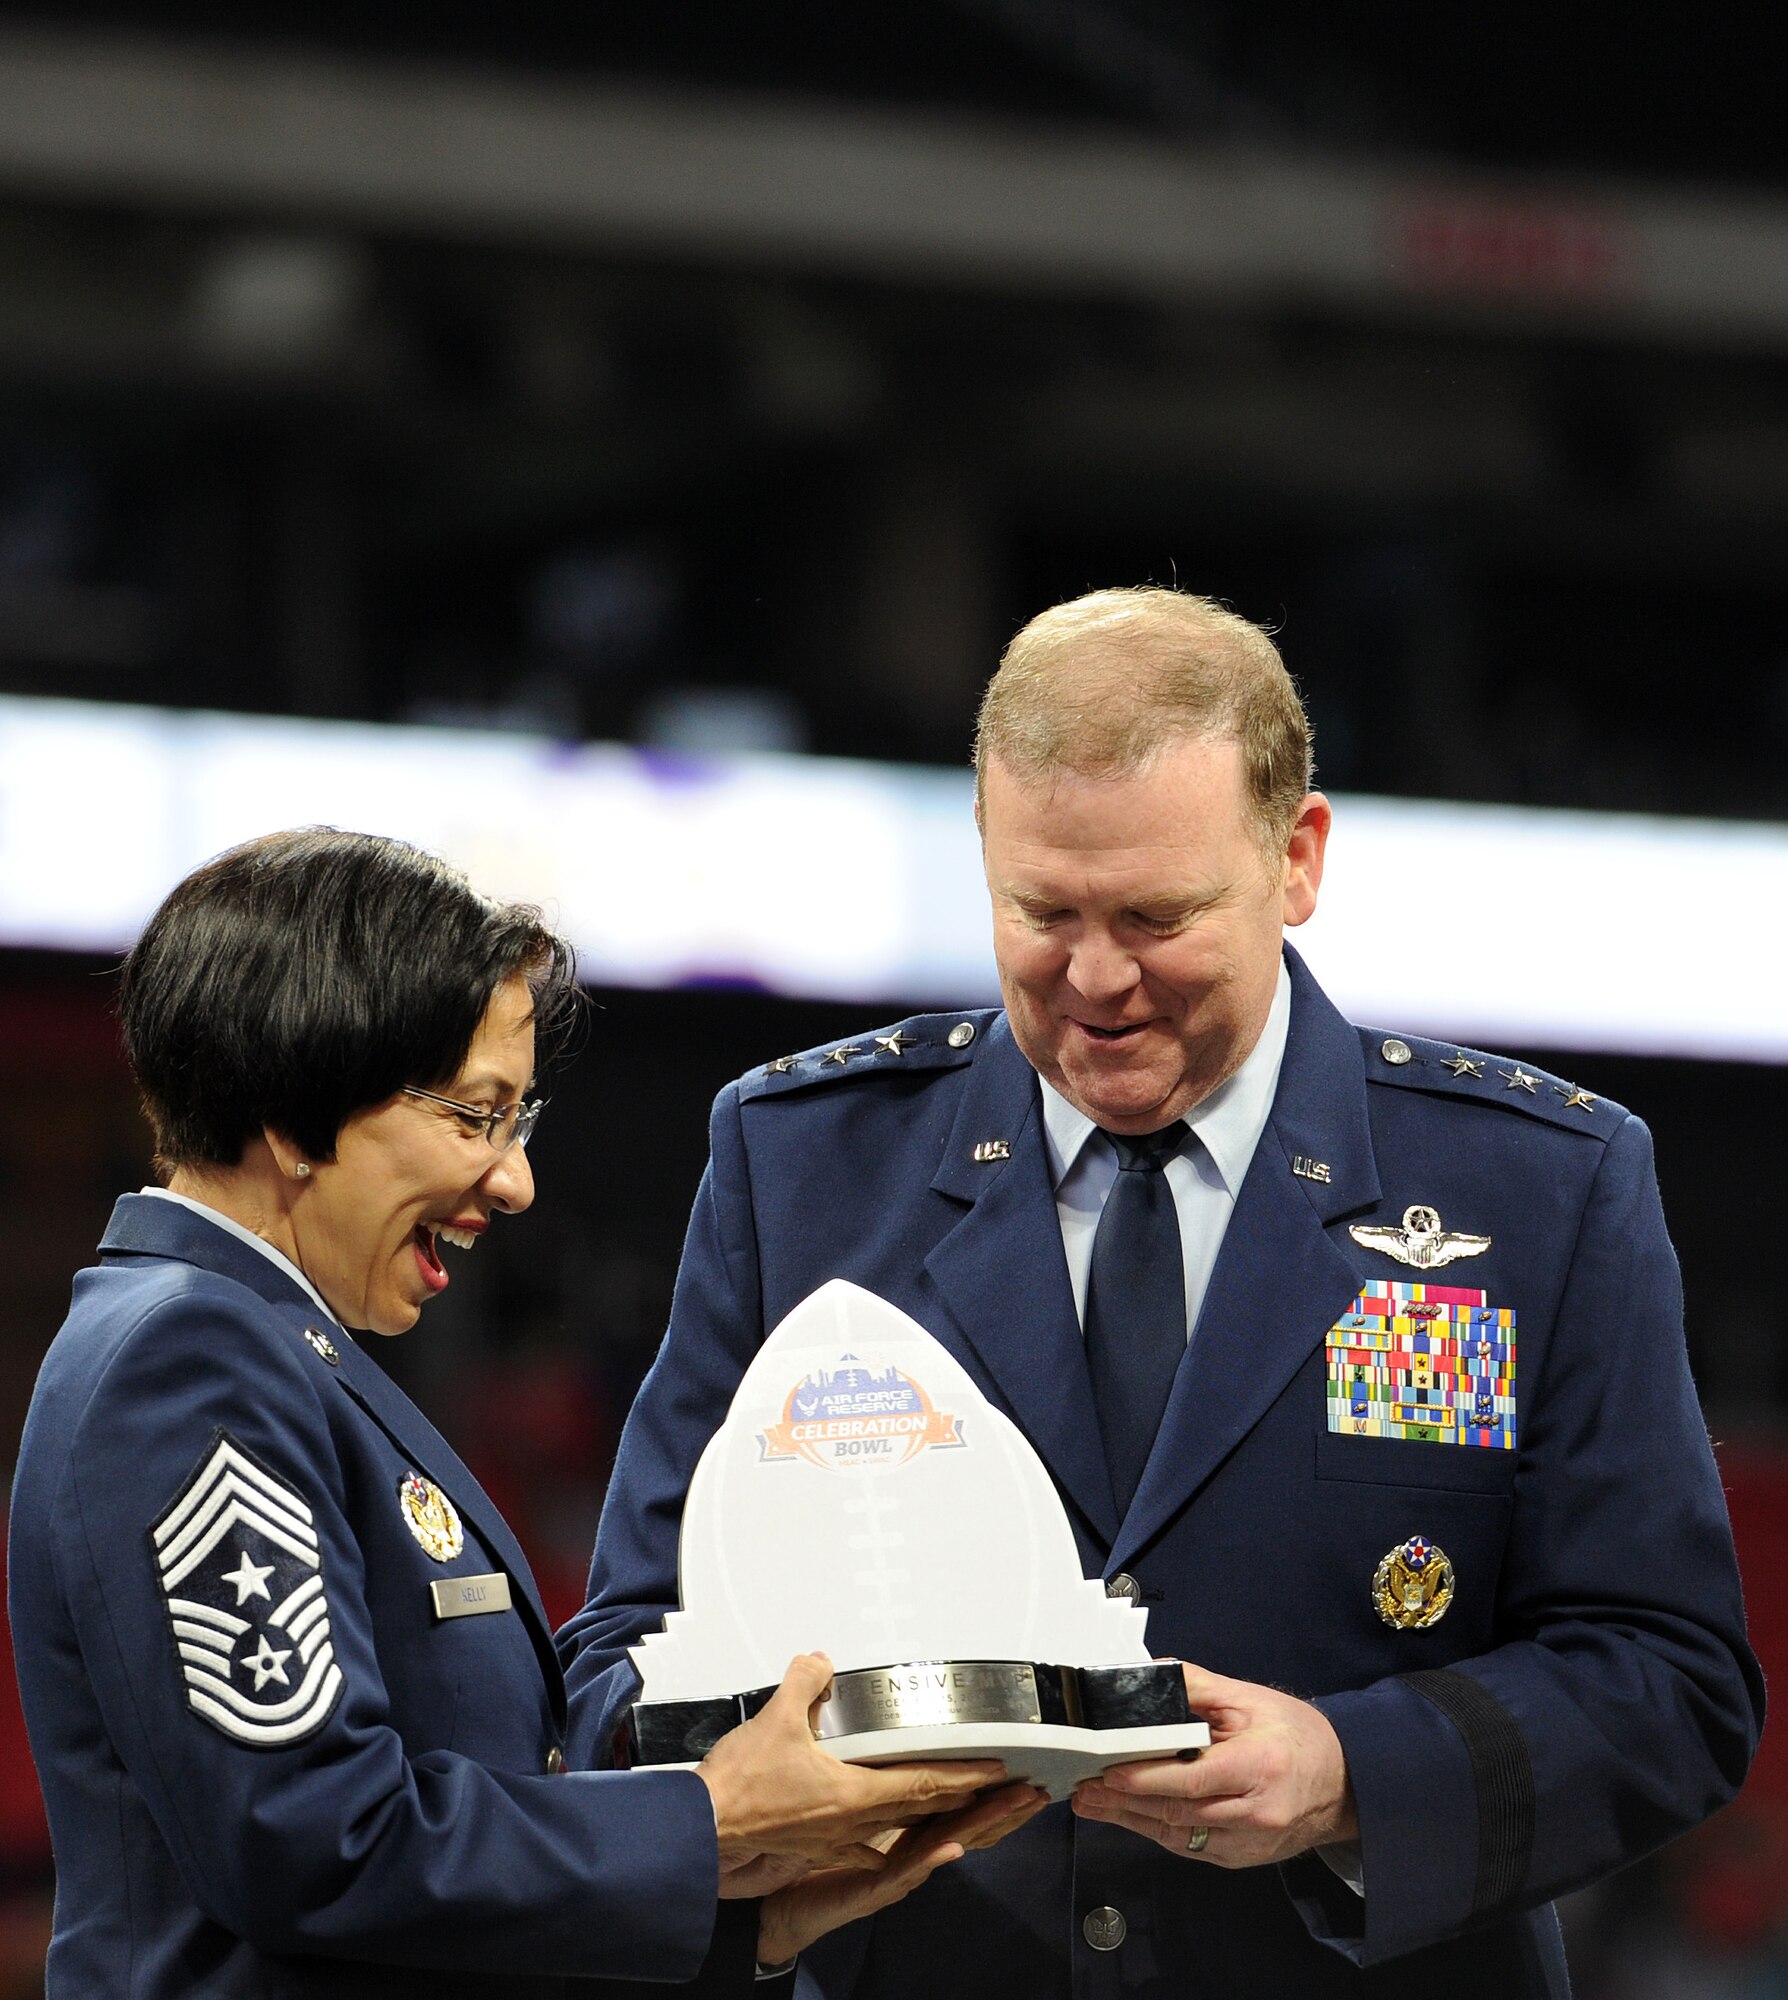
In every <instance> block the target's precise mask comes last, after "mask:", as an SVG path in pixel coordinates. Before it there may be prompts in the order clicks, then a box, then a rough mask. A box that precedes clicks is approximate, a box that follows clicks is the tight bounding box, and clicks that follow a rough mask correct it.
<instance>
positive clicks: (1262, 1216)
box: [1112, 949, 1379, 1564]
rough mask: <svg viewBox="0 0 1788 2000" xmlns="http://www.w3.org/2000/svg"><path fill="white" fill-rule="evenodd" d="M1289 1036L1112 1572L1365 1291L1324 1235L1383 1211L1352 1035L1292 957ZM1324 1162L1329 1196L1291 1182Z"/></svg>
mask: <svg viewBox="0 0 1788 2000" xmlns="http://www.w3.org/2000/svg"><path fill="white" fill-rule="evenodd" d="M1286 958H1287V961H1288V963H1289V965H1290V969H1291V977H1292V999H1291V1027H1290V1032H1289V1034H1288V1035H1287V1038H1286V1044H1285V1059H1284V1061H1283V1062H1282V1064H1281V1065H1280V1069H1279V1087H1278V1091H1277V1093H1276V1095H1275V1097H1274V1100H1273V1109H1272V1113H1271V1115H1270V1116H1269V1118H1268V1120H1267V1124H1266V1129H1265V1130H1264V1131H1263V1132H1262V1133H1261V1135H1260V1144H1259V1145H1258V1146H1257V1147H1256V1148H1255V1153H1254V1159H1253V1161H1252V1163H1251V1165H1250V1166H1249V1169H1248V1172H1247V1175H1246V1176H1245V1178H1244V1179H1243V1182H1242V1187H1241V1192H1240V1193H1239V1195H1238V1196H1237V1198H1236V1205H1235V1212H1234V1214H1233V1215H1232V1216H1231V1218H1230V1222H1229V1228H1228V1230H1227V1232H1226V1233H1225V1235H1224V1238H1223V1248H1222V1250H1221V1251H1220V1252H1219V1253H1218V1257H1217V1264H1216V1268H1215V1269H1214V1270H1213V1271H1212V1273H1211V1282H1210V1287H1209V1289H1208V1290H1207V1292H1206V1293H1205V1300H1204V1306H1203V1309H1202V1311H1201V1312H1200V1314H1199V1317H1198V1327H1197V1332H1196V1335H1195V1337H1194V1339H1193V1340H1192V1342H1191V1344H1190V1345H1189V1347H1188V1348H1187V1351H1186V1356H1185V1359H1184V1360H1183V1361H1182V1362H1181V1364H1180V1369H1179V1373H1178V1374H1177V1375H1176V1376H1175V1378H1174V1385H1173V1392H1172V1394H1171V1396H1170V1397H1169V1399H1168V1404H1167V1411H1166V1414H1165V1416H1164V1417H1163V1419H1162V1423H1161V1429H1160V1431H1159V1432H1158V1433H1157V1435H1156V1439H1155V1449H1154V1451H1153V1452H1152V1453H1151V1454H1150V1456H1149V1462H1148V1465H1147V1466H1146V1467H1145V1469H1144V1471H1143V1476H1142V1481H1141V1484H1140V1485H1139V1486H1138V1487H1137V1489H1136V1495H1135V1498H1134V1499H1133V1500H1132V1501H1131V1503H1130V1510H1129V1513H1128V1514H1127V1515H1126V1517H1125V1519H1124V1523H1123V1527H1122V1529H1121V1530H1120V1532H1119V1534H1118V1538H1117V1546H1116V1547H1115V1548H1114V1549H1113V1551H1112V1559H1113V1561H1115V1562H1117V1563H1120V1564H1122V1563H1126V1562H1128V1561H1129V1560H1130V1558H1131V1557H1132V1555H1133V1554H1134V1553H1135V1552H1136V1551H1137V1550H1138V1549H1140V1548H1141V1547H1142V1545H1143V1544H1144V1543H1145V1542H1147V1541H1148V1540H1149V1538H1150V1537H1151V1536H1152V1535H1154V1534H1155V1533H1157V1532H1158V1531H1159V1530H1160V1529H1161V1528H1162V1527H1163V1526H1164V1525H1165V1524H1166V1523H1167V1521H1168V1520H1169V1519H1170V1518H1171V1517H1172V1515H1173V1514H1174V1513H1175V1512H1176V1511H1177V1510H1178V1509H1179V1508H1180V1507H1182V1506H1183V1505H1184V1504H1185V1502H1186V1501H1187V1500H1188V1499H1189V1498H1190V1497H1191V1496H1192V1495H1193V1494H1194V1493H1196V1492H1197V1490H1198V1489H1199V1487H1200V1486H1202V1485H1203V1484H1204V1482H1205V1481H1206V1480H1207V1479H1209V1478H1210V1476H1211V1474H1212V1473H1213V1472H1215V1471H1216V1469H1217V1468H1218V1466H1219V1465H1221V1464H1222V1463H1223V1461H1224V1459H1226V1458H1227V1457H1228V1456H1229V1454H1230V1453H1231V1452H1232V1451H1233V1450H1234V1449H1235V1448H1236V1446H1237V1445H1238V1444H1240V1443H1241V1441H1242V1439H1243V1438H1245V1437H1246V1436H1247V1434H1248V1433H1249V1431H1250V1430H1252V1429H1253V1428H1254V1426H1255V1425H1256V1424H1257V1423H1258V1422H1259V1421H1260V1419H1261V1418H1262V1417H1263V1416H1264V1415H1265V1414H1266V1412H1267V1410H1268V1409H1269V1408H1270V1407H1271V1405H1272V1404H1273V1402H1274V1401H1275V1399H1276V1398H1277V1397H1278V1396H1279V1395H1280V1393H1281V1392H1282V1391H1283V1390H1284V1388H1285V1385H1286V1384H1287V1383H1288V1382H1289V1381H1290V1380H1291V1378H1292V1377H1293V1376H1294V1375H1295V1374H1296V1373H1297V1372H1298V1370H1299V1369H1300V1368H1301V1367H1302V1366H1303V1365H1304V1362H1305V1360H1306V1359H1307V1358H1308V1356H1309V1354H1310V1351H1311V1349H1312V1348H1313V1347H1315V1346H1316V1345H1317V1343H1318V1342H1320V1341H1321V1340H1322V1338H1323V1336H1324V1335H1325V1334H1326V1333H1327V1331H1328V1329H1329V1328H1330V1327H1331V1326H1333V1325H1334V1323H1335V1321H1336V1320H1337V1319H1338V1318H1339V1317H1340V1316H1341V1314H1342V1313H1344V1312H1345V1311H1346V1310H1347V1308H1348V1305H1349V1304H1350V1303H1351V1301H1352V1299H1353V1296H1354V1294H1355V1293H1356V1292H1357V1291H1358V1289H1359V1282H1360V1281H1359V1274H1358V1272H1357V1271H1356V1270H1355V1268H1354V1260H1353V1259H1352V1258H1350V1257H1349V1256H1348V1255H1347V1254H1346V1253H1345V1252H1344V1251H1343V1250H1342V1249H1340V1248H1339V1247H1338V1246H1337V1245H1336V1244H1335V1243H1333V1242H1332V1241H1331V1240H1330V1239H1329V1237H1328V1235H1327V1234H1326V1228H1327V1225H1328V1224H1330V1223H1331V1222H1334V1221H1336V1220H1337V1219H1338V1218H1339V1217H1341V1216H1343V1215H1347V1214H1349V1213H1353V1212H1356V1211H1358V1210H1360V1209H1364V1208H1367V1207H1369V1206H1370V1205H1371V1204H1372V1203H1373V1202H1375V1201H1376V1200H1377V1199H1378V1196H1379V1185H1378V1168H1377V1164H1376V1162H1375V1160H1374V1158H1373V1153H1372V1137H1371V1130H1370V1127H1369V1125H1368V1123H1367V1118H1366V1073H1365V1061H1364V1058H1363V1057H1362V1055H1361V1053H1360V1039H1359V1035H1358V1033H1357V1031H1356V1030H1355V1029H1354V1028H1353V1027H1351V1026H1350V1025H1349V1024H1348V1023H1347V1022H1346V1021H1345V1020H1343V1019H1342V1017H1341V1016H1340V1014H1338V1013H1337V1012H1336V1011H1335V1009H1334V1007H1333V1006H1332V1005H1331V1004H1330V1002H1329V1000H1328V998H1327V996H1326V995H1325V994H1324V993H1323V992H1322V990H1321V988H1320V987H1318V986H1317V984H1316V982H1315V981H1314V980H1313V979H1312V978H1311V977H1310V975H1309V973H1308V972H1307V971H1305V969H1304V966H1303V962H1302V960H1300V959H1299V958H1298V956H1297V954H1296V953H1295V952H1292V951H1290V950H1289V949H1288V950H1287V952H1286ZM1297 1159H1302V1160H1304V1161H1307V1162H1314V1161H1320V1162H1322V1163H1323V1164H1324V1165H1325V1166H1326V1167H1327V1168H1328V1171H1329V1175H1330V1178H1329V1180H1328V1181H1327V1182H1320V1181H1313V1180H1310V1179H1308V1178H1305V1177H1303V1176H1302V1175H1299V1174H1296V1173H1294V1172H1293V1171H1292V1162H1293V1161H1294V1160H1297Z"/></svg>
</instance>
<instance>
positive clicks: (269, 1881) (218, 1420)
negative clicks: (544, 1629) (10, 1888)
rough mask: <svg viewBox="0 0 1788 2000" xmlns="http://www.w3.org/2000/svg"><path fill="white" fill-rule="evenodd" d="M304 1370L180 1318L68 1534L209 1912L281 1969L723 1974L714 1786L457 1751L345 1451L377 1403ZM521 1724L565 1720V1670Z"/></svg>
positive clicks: (157, 1337)
mask: <svg viewBox="0 0 1788 2000" xmlns="http://www.w3.org/2000/svg"><path fill="white" fill-rule="evenodd" d="M301 1353H302V1349H301V1348H300V1347H299V1345H298V1343H297V1342H296V1340H295V1339H293V1338H292V1337H291V1336H290V1333H289V1330H286V1329H282V1328H280V1327H279V1326H278V1325H277V1324H275V1323H273V1322H271V1321H269V1320H268V1319H267V1318H266V1317H265V1316H261V1317H257V1316H256V1314H255V1313H254V1312H253V1311H252V1310H251V1309H249V1308H248V1307H247V1306H243V1305H236V1304H233V1303H232V1302H231V1300H230V1299H229V1298H228V1297H226V1296H223V1295H221V1294H220V1293H219V1292H217V1291H215V1290H213V1291H209V1292H207V1291H203V1290H200V1291H195V1292H192V1293H189V1294H186V1295H184V1296H180V1297H176V1298H173V1299H165V1300H161V1301H159V1302H157V1303H155V1304H153V1305H152V1307H151V1308H150V1310H149V1311H148V1312H147V1314H146V1316H144V1317H143V1318H142V1319H141V1320H140V1321H139V1322H138V1323H137V1324H135V1325H134V1326H133V1327H131V1328H130V1329H128V1331H127V1332H126V1333H125V1335H124V1337H122V1338H120V1339H119V1340H118V1341H117V1342H116V1345H115V1351H114V1353H113V1355H112V1358H111V1359H110V1361H109V1363H108V1365H107V1366H106V1367H105V1369H104V1371H103V1373H102V1374H101V1375H100V1377H99V1379H98V1382H97V1385H96V1386H95V1388H94V1389H93V1391H92V1393H91V1395H90V1396H89V1397H88V1398H87V1401H86V1405H85V1407H84V1409H83V1410H82V1411H81V1413H80V1415H79V1418H78V1421H76V1422H75V1423H74V1424H73V1426H72V1428H71V1431H70V1434H69V1435H70V1438H71V1448H70V1450H69V1451H68V1454H67V1460H66V1464H65V1465H64V1467H63V1468H62V1469H61V1472H60V1476H59V1479H58V1484H57V1499H56V1504H55V1508H54V1518H53V1520H52V1521H51V1522H50V1523H49V1531H50V1533H51V1535H52V1537H53V1557H54V1566H55V1571H56V1575H57V1580H58V1586H59V1590H60V1593H61V1595H62V1598H63V1601H64V1602H65V1603H66V1604H67V1605H68V1607H69V1610H70V1614H71V1617H72V1620H73V1625H74V1631H75V1634H76V1636H77V1639H78V1645H79V1650H80V1658H81V1664H82V1668H83V1670H84V1672H85V1674H86V1675H87V1677H88V1679H89V1681H90V1684H91V1688H92V1691H93V1697H94V1699H95V1701H96V1702H97V1706H98V1711H99V1718H100V1721H101V1723H102V1725H103V1730H104V1733H105V1737H106V1739H107V1745H108V1747H107V1748H106V1749H105V1752H104V1754H105V1756H106V1757H107V1758H108V1759H111V1760H114V1769H115V1770H116V1773H117V1775H116V1778H115V1780H114V1782H118V1783H121V1784H126V1785H130V1786H134V1788H135V1789H136V1790H137V1791H138V1792H140V1794H141V1796H142V1798H143V1799H144V1801H145V1802H146V1805H147V1808H148V1811H149V1813H150V1815H151V1816H152V1818H153V1820H154V1823H155V1826H156V1828H157V1830H158V1831H159V1833H160V1835H161V1837H162V1839H163V1840H164V1841H165V1844H166V1848H167V1851H168V1854H169V1855H170V1856H171V1857H172V1861H173V1865H174V1866H175V1868H177V1869H178V1871H179V1875H180V1877H181V1879H182V1880H183V1882H184V1883H185V1885H186V1887H187V1889H188V1891H189V1893H190V1895H191V1897H192V1899H193V1901H194V1903H195V1904H196V1905H197V1906H198V1908H199V1909H200V1910H201V1911H203V1912H204V1913H205V1915H207V1916H208V1917H210V1918H211V1919H212V1920H213V1921H215V1922H216V1923H218V1924H219V1925H221V1926H223V1927H224V1928H225V1929H227V1930H228V1931H230V1932H232V1933H234V1934H235V1935H237V1936H239V1937H241V1938H244V1939H246V1940H247V1941H248V1942H249V1943H251V1944H253V1945H254V1946H256V1947H257V1948H258V1949H260V1950H262V1951H265V1952H268V1953H274V1954H287V1953H297V1954H321V1955H324V1956H336V1957H341V1958H349V1959H356V1960H374V1961H381V1962H389V1963H391V1964H393V1965H409V1966H430V1965H446V1966H451V1967H454V1968H456V1969H462V1970H466V1971H477V1970H487V1971H489V1972H490V1973H492V1974H493V1975H496V1974H509V1975H519V1974H526V1973H537V1974H561V1975H564V1974H570V1975H582V1976H589V1977H611V1978H621V1979H645V1980H673V1981H674V1980H687V1979H690V1978H692V1977H694V1976H695V1975H696V1974H697V1973H698V1972H700V1971H701V1969H702V1966H703V1961H704V1956H705V1955H706V1954H707V1953H708V1951H709V1947H710V1943H711V1941H712V1940H714V1938H715V1936H716V1888H717V1871H718V1859H717V1853H716V1846H715V1840H714V1822H713V1812H712V1806H711V1802H710V1798H709V1794H708V1791H707V1788H706V1786H705V1785H704V1784H703V1783H702V1782H701V1781H700V1779H699V1778H697V1777H695V1776H694V1775H693V1774H690V1773H670V1772H666V1773H655V1774H636V1775H626V1776H624V1775H618V1774H601V1773H594V1772H582V1773H570V1774H564V1775H553V1776H548V1775H546V1774H545V1773H544V1772H543V1771H541V1770H539V1769H538V1768H535V1769H523V1770H503V1769H493V1768H490V1767H489V1766H488V1765H487V1764H485V1763H483V1762H479V1761H474V1760H472V1759H470V1758H468V1757H466V1756H463V1755H458V1754H455V1753H454V1752H453V1751H452V1750H451V1749H450V1748H442V1747H438V1746H439V1745H441V1744H443V1743H449V1742H451V1739H452V1728H451V1718H450V1717H449V1716H445V1715H442V1714H440V1713H429V1714H426V1715H419V1714H418V1713H417V1709H416V1702H415V1699H414V1697H413V1696H412V1698H411V1699H410V1700H409V1703H408V1705H407V1706H406V1704H405V1703H404V1702H403V1701H400V1700H399V1699H398V1697H397V1695H396V1694H395V1693H394V1687H395V1685H396V1680H397V1679H398V1678H401V1677H403V1676H404V1674H405V1673H406V1671H407V1667H406V1663H404V1662H402V1661H401V1660H395V1659H391V1658H387V1657H382V1656H381V1652H380V1650H379V1649H378V1647H377V1646H376V1645H375V1629H374V1620H373V1616H372V1612H371V1610H370V1608H369V1602H368V1581H369V1579H368V1575H367V1570H366V1564H365V1558H364V1552H363V1549H362V1547H361V1544H360V1542H359V1540H358V1539H357V1537H356V1533H355V1526H354V1524H355V1521H356V1519H357V1518H363V1514H364V1510H365V1509H366V1508H367V1507H369V1506H371V1505H373V1504H374V1503H375V1501H376V1502H377V1504H379V1505H382V1506H394V1505H395V1504H396V1502H395V1498H394V1496H393V1495H392V1494H389V1493H385V1492H380V1493H379V1494H377V1495H376V1496H375V1495H371V1494H368V1493H366V1492H364V1491H360V1490H358V1486H359V1485H360V1484H363V1483H364V1473H363V1470H358V1471H357V1470H356V1467H355V1466H354V1464H353V1463H352V1462H351V1459H350V1457H349V1456H348V1455H346V1454H344V1453H343V1452H342V1451H341V1450H339V1449H338V1446H337V1440H336V1438H335V1436H334V1434H333V1433H332V1430H331V1423H332V1420H333V1421H335V1422H342V1421H346V1416H345V1414H344V1413H345V1410H346V1401H347V1399H345V1398H343V1399H341V1407H339V1408H338V1407H337V1406H336V1405H334V1404H330V1405H327V1406H326V1405H325V1402H324V1401H323V1399H322V1398H321V1396H320V1395H319V1392H318V1379H317V1371H315V1370H309V1371H307V1370H306V1369H305V1368H304V1367H303V1366H301V1365H300V1364H299V1360H298V1356H299V1355H300V1354H301ZM220 1451H221V1452H222V1453H223V1456H221V1457H220V1456H219V1454H220ZM220 1522H221V1523H222V1524H223V1529H224V1538H223V1539H222V1540H219V1539H218V1538H217V1533H216V1531H217V1530H218V1524H219V1523H220ZM238 1543H240V1544H241V1560H240V1563H239V1564H237V1565H236V1567H235V1568H234V1570H233V1572H231V1573H230V1574H228V1575H225V1574H224V1569H225V1566H226V1565H228V1564H231V1563H234V1562H235V1560H236V1554H237V1544H238ZM269 1586H271V1588H269ZM232 1592H233V1593H237V1595H232ZM263 1598H265V1599H266V1600H267V1601H266V1602H265V1603H262V1601H261V1600H262V1599H263ZM238 1603H239V1605H240V1611H239V1612H238V1611H237V1610H235V1609H232V1606H234V1605H237V1604H238ZM481 1622H482V1621H481ZM492 1622H493V1623H494V1621H492ZM418 1624H419V1629H426V1628H422V1627H421V1625H420V1620H419V1621H418ZM257 1640H258V1641H259V1643H258V1645H257V1644H256V1641H257ZM479 1643H484V1640H483V1638H482V1636H481V1637H480V1641H479ZM251 1647H252V1648H253V1651H252V1652H251V1650H250V1649H251ZM530 1650H531V1649H530ZM332 1676H333V1678H332ZM407 1685H408V1686H410V1687H411V1688H412V1689H413V1688H414V1687H415V1686H416V1685H417V1681H416V1677H415V1676H414V1674H410V1675H409V1678H408V1681H407ZM288 1690H289V1692H288ZM461 1693H462V1696H463V1697H464V1698H466V1699H474V1698H476V1699H483V1700H489V1699H490V1698H491V1696H492V1690H491V1689H489V1688H481V1689H478V1690H475V1691H474V1690H464V1689H462V1691H461ZM195 1696H197V1697H198V1698H197V1699H195ZM515 1700H516V1701H517V1702H518V1703H521V1704H525V1707H526V1712H527V1713H528V1714H529V1715H530V1716H531V1715H532V1713H533V1712H534V1710H535V1709H536V1708H537V1707H541V1708H543V1697H542V1690H541V1688H540V1686H539V1685H538V1667H537V1666H536V1667H534V1668H533V1677H532V1681H531V1683H530V1684H522V1685H518V1686H517V1687H516V1690H515ZM207 1704H208V1705H207ZM524 1734H525V1732H524ZM98 1754H99V1753H98V1752H97V1751H96V1753H95V1755H96V1756H97V1755H98ZM733 1928H735V1927H734V1926H731V1925H728V1926H722V1927H721V1930H720V1935H721V1937H722V1938H723V1939H725V1940H728V1948H729V1950H730V1949H731V1948H732V1946H733V1945H739V1946H742V1948H741V1949H739V1950H737V1951H735V1952H733V1956H734V1957H736V1958H737V1959H738V1961H739V1971H740V1973H741V1977H742V1983H743V1986H744V1988H745V1989H747V1990H748V1988H749V1984H750V1978H751V1960H750V1945H751V1943H752V1942H753V1941H754V1940H753V1939H752V1938H743V1937H742V1938H739V1939H733V1938H732V1936H731V1933H732V1930H733Z"/></svg>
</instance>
